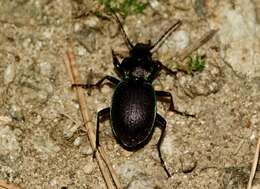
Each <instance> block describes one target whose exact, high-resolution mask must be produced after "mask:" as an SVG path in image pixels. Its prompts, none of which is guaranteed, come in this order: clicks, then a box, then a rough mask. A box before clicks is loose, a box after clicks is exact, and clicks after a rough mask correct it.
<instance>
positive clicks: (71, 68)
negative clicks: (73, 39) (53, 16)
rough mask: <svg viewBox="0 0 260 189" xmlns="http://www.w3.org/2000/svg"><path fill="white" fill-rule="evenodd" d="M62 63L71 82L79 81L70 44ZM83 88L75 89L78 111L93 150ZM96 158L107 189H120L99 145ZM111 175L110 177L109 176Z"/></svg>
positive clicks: (93, 136) (94, 147) (91, 131)
mask: <svg viewBox="0 0 260 189" xmlns="http://www.w3.org/2000/svg"><path fill="white" fill-rule="evenodd" d="M64 63H65V65H66V68H67V71H68V75H69V77H70V80H71V83H81V79H80V75H79V72H78V69H77V67H76V63H75V56H74V53H73V49H72V46H69V47H68V51H67V55H66V57H64ZM83 90H84V89H82V88H80V87H76V88H75V91H76V94H77V96H78V99H79V104H80V111H81V114H82V118H83V121H84V125H85V128H86V132H87V136H88V138H89V141H90V144H91V147H92V149H93V150H95V149H96V146H95V141H96V138H95V132H94V130H93V128H95V127H94V124H93V123H92V122H91V119H90V117H91V115H90V113H89V110H88V108H87V105H86V102H85V96H84V91H83ZM96 159H97V162H98V165H99V168H100V170H101V173H102V176H103V177H104V180H105V182H106V185H107V187H108V188H109V189H112V188H115V186H116V188H118V189H121V188H122V187H121V184H120V182H119V180H118V178H117V175H116V173H115V172H114V170H113V169H112V166H111V165H110V163H109V161H108V158H107V156H106V154H105V151H104V149H102V148H101V147H99V150H98V151H97V152H96ZM111 177H112V178H111Z"/></svg>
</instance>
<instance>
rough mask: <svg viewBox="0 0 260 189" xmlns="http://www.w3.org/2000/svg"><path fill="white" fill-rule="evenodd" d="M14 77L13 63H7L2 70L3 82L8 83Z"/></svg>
mask: <svg viewBox="0 0 260 189" xmlns="http://www.w3.org/2000/svg"><path fill="white" fill-rule="evenodd" d="M14 78H15V64H9V65H8V66H7V68H6V69H5V72H4V84H5V85H8V84H9V83H11V82H12V81H13V80H14Z"/></svg>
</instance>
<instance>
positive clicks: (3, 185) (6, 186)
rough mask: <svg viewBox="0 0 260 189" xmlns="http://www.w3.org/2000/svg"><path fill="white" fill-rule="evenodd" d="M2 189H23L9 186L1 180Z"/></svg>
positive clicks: (0, 186)
mask: <svg viewBox="0 0 260 189" xmlns="http://www.w3.org/2000/svg"><path fill="white" fill-rule="evenodd" d="M0 188H3V189H21V188H20V187H18V186H15V185H13V184H7V182H5V181H3V180H0Z"/></svg>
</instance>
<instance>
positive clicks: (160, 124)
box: [155, 113, 171, 177]
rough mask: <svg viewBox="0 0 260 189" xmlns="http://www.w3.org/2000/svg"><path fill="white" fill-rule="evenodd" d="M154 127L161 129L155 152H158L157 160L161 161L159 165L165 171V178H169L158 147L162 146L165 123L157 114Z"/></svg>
mask: <svg viewBox="0 0 260 189" xmlns="http://www.w3.org/2000/svg"><path fill="white" fill-rule="evenodd" d="M155 126H157V127H159V128H160V129H161V136H160V138H159V141H158V143H157V150H158V154H159V158H160V160H161V165H162V167H163V169H164V170H165V172H166V174H167V176H168V177H170V176H171V174H170V173H169V171H168V170H167V168H166V165H165V162H164V160H163V158H162V153H161V150H160V147H161V144H162V141H163V137H164V133H165V128H166V121H165V119H164V118H163V117H162V116H161V115H160V114H158V113H157V114H156V118H155Z"/></svg>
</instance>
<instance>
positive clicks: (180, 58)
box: [162, 29, 218, 72]
mask: <svg viewBox="0 0 260 189" xmlns="http://www.w3.org/2000/svg"><path fill="white" fill-rule="evenodd" d="M217 31H218V29H213V30H210V31H208V32H207V33H205V34H204V35H203V36H202V37H200V38H199V39H197V40H195V42H193V43H192V44H191V45H189V46H188V47H186V48H185V49H183V50H182V52H181V53H179V54H178V55H177V56H176V57H175V58H174V59H173V60H174V62H176V63H177V65H178V70H179V71H186V70H187V69H186V67H187V65H185V64H184V63H183V61H184V60H185V59H186V58H187V57H188V56H190V55H191V53H192V52H193V51H195V50H197V49H198V48H200V47H201V46H202V45H204V44H205V43H207V42H208V41H209V40H210V39H211V38H212V37H213V36H214V35H215V34H216V33H217ZM162 66H163V67H164V69H165V70H167V71H169V72H172V71H171V70H174V69H175V66H176V65H168V64H167V65H166V66H164V65H162Z"/></svg>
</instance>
